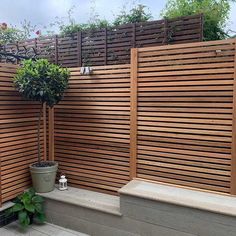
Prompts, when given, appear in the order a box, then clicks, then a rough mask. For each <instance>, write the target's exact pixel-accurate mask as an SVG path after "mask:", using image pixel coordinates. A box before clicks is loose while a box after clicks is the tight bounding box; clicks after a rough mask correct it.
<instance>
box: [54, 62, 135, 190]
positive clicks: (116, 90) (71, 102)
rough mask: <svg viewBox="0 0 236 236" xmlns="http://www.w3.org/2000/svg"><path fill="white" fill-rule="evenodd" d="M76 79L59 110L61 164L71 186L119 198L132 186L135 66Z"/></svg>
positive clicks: (73, 71)
mask: <svg viewBox="0 0 236 236" xmlns="http://www.w3.org/2000/svg"><path fill="white" fill-rule="evenodd" d="M71 74H72V76H71V78H70V83H69V89H68V90H67V92H66V95H65V98H64V99H63V101H62V102H60V103H59V105H57V106H56V107H55V129H54V131H55V160H56V161H58V162H59V166H60V167H59V170H60V171H61V172H63V173H66V175H67V177H68V179H69V183H70V185H72V186H77V187H83V188H87V189H95V190H98V191H102V192H109V193H111V192H112V193H115V192H116V191H117V190H118V189H119V188H120V187H122V186H123V185H124V184H126V183H127V181H128V180H129V144H130V65H116V66H100V67H93V74H92V75H90V76H84V75H80V68H74V69H71Z"/></svg>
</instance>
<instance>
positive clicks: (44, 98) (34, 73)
mask: <svg viewBox="0 0 236 236" xmlns="http://www.w3.org/2000/svg"><path fill="white" fill-rule="evenodd" d="M69 76H70V73H69V71H68V69H66V68H61V67H60V66H58V65H55V64H52V63H49V62H48V61H47V60H46V59H39V60H36V61H33V60H31V59H30V60H25V61H23V63H22V66H21V67H20V68H19V69H18V71H17V75H16V76H15V78H14V83H15V86H16V88H17V89H18V91H19V92H20V93H21V94H22V95H23V96H24V98H26V99H29V100H33V101H38V102H40V103H46V104H47V105H48V106H50V107H53V106H54V105H56V104H57V103H58V102H59V101H60V100H61V99H62V97H63V93H64V91H65V90H66V89H67V87H68V80H69Z"/></svg>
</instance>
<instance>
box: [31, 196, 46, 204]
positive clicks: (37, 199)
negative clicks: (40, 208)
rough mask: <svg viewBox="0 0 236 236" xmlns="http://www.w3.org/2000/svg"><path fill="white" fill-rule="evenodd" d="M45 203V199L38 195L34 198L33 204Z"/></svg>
mask: <svg viewBox="0 0 236 236" xmlns="http://www.w3.org/2000/svg"><path fill="white" fill-rule="evenodd" d="M43 201H44V200H43V198H42V197H41V196H38V195H36V196H34V197H33V198H32V202H33V203H42V202H43Z"/></svg>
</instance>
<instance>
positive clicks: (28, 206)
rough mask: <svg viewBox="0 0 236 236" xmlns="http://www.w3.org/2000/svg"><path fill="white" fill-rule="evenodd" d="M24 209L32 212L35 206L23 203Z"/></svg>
mask: <svg viewBox="0 0 236 236" xmlns="http://www.w3.org/2000/svg"><path fill="white" fill-rule="evenodd" d="M25 209H26V210H27V211H29V212H32V213H34V212H35V207H34V205H33V204H32V203H25Z"/></svg>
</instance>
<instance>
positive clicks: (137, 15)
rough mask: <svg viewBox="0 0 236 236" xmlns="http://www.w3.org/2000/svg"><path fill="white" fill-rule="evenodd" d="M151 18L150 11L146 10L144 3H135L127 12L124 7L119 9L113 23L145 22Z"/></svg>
mask: <svg viewBox="0 0 236 236" xmlns="http://www.w3.org/2000/svg"><path fill="white" fill-rule="evenodd" d="M150 19H152V15H151V13H150V12H149V11H148V10H147V7H146V6H145V5H141V4H139V5H137V6H135V7H134V8H132V9H131V10H130V11H129V12H126V11H125V9H123V10H121V12H120V14H119V15H118V16H117V17H116V18H115V20H114V22H113V25H115V26H118V25H123V24H128V23H138V22H146V21H148V20H150Z"/></svg>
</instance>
